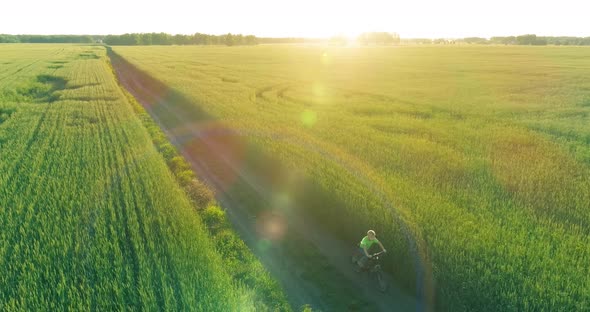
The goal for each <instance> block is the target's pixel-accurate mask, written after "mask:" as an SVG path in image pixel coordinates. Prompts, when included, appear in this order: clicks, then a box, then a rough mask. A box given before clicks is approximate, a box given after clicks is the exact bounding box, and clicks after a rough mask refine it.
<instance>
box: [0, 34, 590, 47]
mask: <svg viewBox="0 0 590 312" xmlns="http://www.w3.org/2000/svg"><path fill="white" fill-rule="evenodd" d="M356 41H357V43H359V44H361V45H392V44H393V45H395V44H400V43H405V44H454V43H467V44H504V45H572V46H588V45H590V37H572V36H561V37H547V36H536V35H534V34H527V35H521V36H505V37H491V38H489V39H488V38H482V37H467V38H462V39H445V38H437V39H430V38H407V39H405V38H404V39H401V38H400V36H399V34H397V33H387V32H368V33H363V34H361V35H359V36H358V37H357V38H356ZM0 43H105V44H108V45H227V46H234V45H256V44H272V43H293V44H294V43H328V44H334V45H345V44H347V43H348V39H347V38H346V37H344V36H334V37H332V38H329V39H323V38H304V37H299V38H296V37H290V38H270V37H266V38H265V37H261V38H259V37H256V36H253V35H242V34H231V33H228V34H225V35H208V34H202V33H195V34H193V35H181V34H177V35H171V34H167V33H129V34H123V35H106V36H105V35H8V34H0Z"/></svg>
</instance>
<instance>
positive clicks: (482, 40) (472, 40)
mask: <svg viewBox="0 0 590 312" xmlns="http://www.w3.org/2000/svg"><path fill="white" fill-rule="evenodd" d="M463 42H465V43H469V44H488V43H489V41H488V39H486V38H480V37H467V38H463Z"/></svg>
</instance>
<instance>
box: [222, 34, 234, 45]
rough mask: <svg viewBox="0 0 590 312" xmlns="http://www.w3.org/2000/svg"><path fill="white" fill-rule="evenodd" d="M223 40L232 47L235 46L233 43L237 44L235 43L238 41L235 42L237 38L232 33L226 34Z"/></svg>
mask: <svg viewBox="0 0 590 312" xmlns="http://www.w3.org/2000/svg"><path fill="white" fill-rule="evenodd" d="M223 41H224V42H223V43H224V44H225V45H226V46H230V47H231V46H233V45H235V43H236V42H235V38H234V36H233V35H232V34H231V33H228V34H227V35H225V36H224V38H223Z"/></svg>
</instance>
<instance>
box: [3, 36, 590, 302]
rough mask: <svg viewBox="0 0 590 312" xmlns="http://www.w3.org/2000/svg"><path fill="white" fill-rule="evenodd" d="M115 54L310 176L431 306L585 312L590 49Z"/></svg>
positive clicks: (339, 230)
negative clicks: (375, 239)
mask: <svg viewBox="0 0 590 312" xmlns="http://www.w3.org/2000/svg"><path fill="white" fill-rule="evenodd" d="M113 50H114V51H115V52H116V53H118V54H119V55H121V56H122V57H123V58H125V59H126V60H128V61H129V62H130V63H132V64H134V65H136V66H137V67H138V68H140V69H141V70H143V71H145V72H147V73H148V74H150V75H151V76H153V77H155V78H156V79H158V80H160V81H162V82H163V83H165V84H166V85H168V86H170V87H172V88H174V89H175V90H178V91H179V92H180V93H181V94H183V95H184V96H186V97H187V98H189V99H190V100H191V101H193V102H194V105H196V106H198V107H199V108H200V109H202V110H203V111H204V112H205V113H206V114H208V115H209V116H211V117H212V118H215V119H218V120H220V121H221V122H222V123H223V124H224V125H225V126H226V127H228V128H230V129H233V130H234V131H235V132H236V133H239V134H240V135H242V136H244V137H248V139H249V142H250V143H252V144H254V145H255V146H256V147H257V148H259V149H260V152H261V153H264V154H265V155H270V156H271V157H273V158H275V159H277V160H279V161H280V162H281V164H282V165H283V166H285V167H288V168H292V169H293V170H295V169H297V170H298V171H299V172H302V173H303V174H304V175H305V176H307V177H309V178H310V179H311V181H312V182H311V183H314V185H316V186H319V187H320V188H321V189H323V190H324V191H325V193H327V194H329V195H328V197H326V198H323V199H322V200H321V201H317V200H316V201H313V200H311V201H310V203H315V204H313V205H312V204H310V205H305V206H303V209H306V211H305V213H307V214H309V215H310V216H312V217H313V218H314V219H315V220H316V221H317V222H318V223H319V224H322V225H324V226H325V227H326V228H327V229H330V230H331V231H332V232H333V233H336V234H337V235H338V236H339V237H340V238H341V239H342V240H347V241H351V242H353V241H355V240H357V239H360V238H361V237H362V233H363V232H364V231H366V230H367V229H368V228H374V229H375V230H376V231H377V233H378V235H379V237H380V239H381V241H382V242H384V244H385V245H386V248H387V249H388V251H389V252H388V254H389V255H388V258H387V259H386V261H387V263H386V268H387V270H388V271H389V272H391V274H392V275H393V276H394V277H395V278H396V279H397V280H398V281H399V283H401V284H403V285H405V286H406V287H407V288H408V289H417V293H418V295H419V296H421V298H422V299H423V300H427V301H429V303H431V304H434V306H435V307H436V308H438V309H442V310H449V311H460V310H490V311H499V310H515V311H523V310H534V311H538V310H567V311H573V310H585V309H589V308H590V269H589V266H588V263H590V240H589V238H588V237H589V236H588V234H589V232H590V231H589V230H590V124H589V123H590V79H589V77H590V49H588V48H580V47H515V46H485V47H482V46H453V47H450V46H449V47H447V46H401V47H364V48H348V47H320V46H311V45H310V46H303V45H301V46H288V45H285V46H279V45H274V46H273V45H268V46H264V45H263V46H255V47H231V48H228V47H180V46H172V47H156V46H152V47H115V48H113ZM2 66H7V65H2ZM10 66H12V65H10ZM3 83H4V84H5V82H3ZM31 105H35V104H31ZM19 114H21V113H19ZM33 116H36V115H33ZM30 118H40V117H30ZM45 118H49V117H45ZM161 122H163V123H166V120H161ZM15 127H16V126H15ZM24 128H26V129H24V130H22V131H32V130H31V127H24ZM67 137H68V136H57V138H67ZM44 142H47V143H46V144H47V146H53V145H51V142H53V141H52V140H51V139H48V140H46V141H44ZM3 144H4V143H3ZM16 149H17V147H12V148H11V149H10V150H11V152H8V153H9V155H12V156H9V157H8V159H9V161H8V162H10V159H11V158H10V157H12V158H15V155H18V154H19V153H18V152H14V150H16ZM2 153H6V152H4V145H3V151H2ZM62 154H64V155H68V154H67V153H62ZM4 157H5V156H3V158H2V159H3V162H2V163H3V164H4V163H6V161H4ZM62 157H63V156H62ZM62 160H63V161H64V162H66V159H65V158H61V157H60V158H59V161H62ZM56 161H57V160H56ZM29 162H30V163H31V164H38V160H37V158H35V159H31V160H30V161H29ZM68 163H69V161H68ZM147 167H148V168H150V170H153V166H147ZM27 170H29V169H27ZM39 170H41V171H44V172H47V171H50V169H49V168H44V169H39ZM131 170H133V169H131ZM142 172H143V171H142ZM30 174H34V173H30ZM138 174H140V173H138ZM18 176H19V179H23V180H26V181H29V180H30V179H31V178H27V173H20V174H19V175H18ZM45 179H48V182H44V183H49V181H51V179H52V177H51V176H49V177H46V176H45ZM35 183H42V182H41V181H38V180H35ZM30 189H33V190H34V188H33V187H32V186H29V188H26V187H23V191H28V190H30ZM91 189H94V188H91ZM67 194H70V193H67ZM84 194H85V196H89V194H91V192H84ZM150 194H151V193H150ZM154 196H155V195H154ZM76 200H78V197H76ZM25 206H26V205H25ZM26 207H29V206H26ZM23 209H24V208H23ZM164 210H166V209H164ZM52 211H53V210H52ZM67 211H70V210H67ZM85 211H86V210H85ZM91 211H92V210H91ZM7 220H10V221H7ZM3 222H5V223H6V222H14V221H12V220H11V219H4V220H3ZM13 226H15V225H13ZM14 232H15V233H16V232H18V230H14ZM11 233H12V232H11ZM311 261H312V260H311ZM19 264H20V263H19ZM23 265H24V264H23Z"/></svg>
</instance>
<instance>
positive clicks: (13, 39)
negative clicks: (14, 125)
mask: <svg viewBox="0 0 590 312" xmlns="http://www.w3.org/2000/svg"><path fill="white" fill-rule="evenodd" d="M101 37H102V36H92V35H7V34H0V43H93V42H96V41H97V40H100V38H101Z"/></svg>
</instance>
